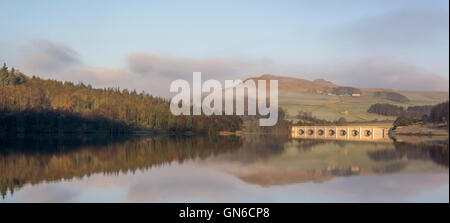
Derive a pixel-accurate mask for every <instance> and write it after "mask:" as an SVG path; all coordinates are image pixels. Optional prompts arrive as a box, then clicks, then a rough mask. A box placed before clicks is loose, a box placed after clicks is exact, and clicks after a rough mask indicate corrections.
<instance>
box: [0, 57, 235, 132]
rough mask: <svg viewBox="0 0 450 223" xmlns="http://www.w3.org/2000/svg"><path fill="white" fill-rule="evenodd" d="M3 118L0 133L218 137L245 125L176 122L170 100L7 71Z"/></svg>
mask: <svg viewBox="0 0 450 223" xmlns="http://www.w3.org/2000/svg"><path fill="white" fill-rule="evenodd" d="M0 117H1V118H0V120H1V121H2V123H1V125H0V133H2V132H3V133H4V132H27V131H31V132H34V131H35V130H36V131H38V132H39V131H43V132H66V131H75V132H83V131H87V132H96V131H100V130H101V131H103V132H104V131H106V132H110V133H121V132H122V133H123V132H127V131H129V130H130V129H144V130H163V131H174V132H185V131H193V132H199V133H215V132H217V131H234V130H237V129H240V128H241V125H242V120H241V118H240V117H238V116H205V115H200V116H174V115H172V114H171V112H170V107H169V101H168V100H166V99H163V98H159V97H154V96H152V95H149V94H147V93H144V92H141V93H137V92H136V91H135V90H132V91H130V90H127V89H123V90H121V89H120V88H105V89H96V88H93V87H92V86H91V85H85V84H83V83H78V84H74V83H73V82H69V81H65V82H62V81H56V80H43V79H41V78H39V77H34V76H33V77H31V78H30V77H27V76H25V75H24V74H22V73H20V72H19V71H17V70H15V69H8V67H6V65H3V67H2V68H1V72H0Z"/></svg>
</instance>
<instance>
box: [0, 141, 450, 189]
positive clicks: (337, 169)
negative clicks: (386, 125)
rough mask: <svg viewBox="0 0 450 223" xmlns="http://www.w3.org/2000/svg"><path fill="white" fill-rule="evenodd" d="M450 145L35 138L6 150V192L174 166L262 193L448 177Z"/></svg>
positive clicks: (1, 148)
mask: <svg viewBox="0 0 450 223" xmlns="http://www.w3.org/2000/svg"><path fill="white" fill-rule="evenodd" d="M448 158H449V154H448V141H446V142H437V143H419V144H411V143H404V142H402V143H399V142H395V143H394V142H393V143H373V142H343V141H320V140H291V139H289V138H287V137H279V136H278V137H276V136H269V135H262V136H261V135H260V136H245V137H235V136H217V137H214V138H211V137H209V138H207V137H168V136H157V137H137V136H136V137H114V138H111V137H108V136H98V135H96V136H86V135H85V136H74V135H72V136H64V137H50V136H48V137H43V136H34V137H28V138H22V139H20V140H17V139H14V140H10V141H5V142H3V143H2V144H0V192H1V194H2V196H3V197H4V196H5V195H6V194H7V193H8V191H9V192H10V193H11V194H13V193H14V191H17V190H18V189H20V188H21V187H23V186H24V185H25V184H32V185H34V184H40V183H44V182H58V181H61V180H71V179H79V178H82V177H85V176H88V177H89V176H90V175H92V174H97V173H100V174H104V175H118V174H119V173H126V174H133V173H134V172H135V171H136V170H149V169H151V168H156V167H160V168H164V166H165V165H167V164H170V163H172V162H177V163H180V164H182V163H183V162H185V161H188V160H189V161H193V162H195V163H196V164H198V165H200V166H202V167H207V168H210V167H211V168H214V169H218V170H220V171H222V172H225V173H228V174H231V175H233V176H236V177H238V178H239V179H241V180H242V181H244V182H246V183H250V184H258V185H261V186H266V187H267V186H272V185H285V184H295V183H305V182H316V183H321V182H326V181H329V180H331V179H334V178H336V177H345V176H357V175H358V176H369V175H385V174H392V173H446V172H447V173H448Z"/></svg>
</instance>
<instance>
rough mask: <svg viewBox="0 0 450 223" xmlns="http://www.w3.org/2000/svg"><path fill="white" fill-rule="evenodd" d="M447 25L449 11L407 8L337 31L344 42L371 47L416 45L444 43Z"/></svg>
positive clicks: (352, 24) (364, 20)
mask: <svg viewBox="0 0 450 223" xmlns="http://www.w3.org/2000/svg"><path fill="white" fill-rule="evenodd" d="M448 26H449V22H448V12H445V11H444V10H442V11H438V10H425V9H424V10H415V11H414V10H404V11H394V12H389V13H385V14H382V15H377V16H372V17H368V18H363V19H361V20H357V21H356V22H353V23H351V24H348V25H347V26H344V27H341V28H340V29H339V30H338V31H337V34H338V36H341V37H342V38H343V41H348V42H352V43H357V44H361V45H366V46H370V47H374V46H378V45H386V46H394V47H396V46H407V47H411V46H416V47H417V46H418V45H430V44H436V43H440V42H443V43H445V41H447V39H448V37H447V38H445V39H444V38H441V37H442V36H443V35H447V36H448ZM332 36H333V35H332ZM437 41H439V42H437ZM447 43H448V42H447Z"/></svg>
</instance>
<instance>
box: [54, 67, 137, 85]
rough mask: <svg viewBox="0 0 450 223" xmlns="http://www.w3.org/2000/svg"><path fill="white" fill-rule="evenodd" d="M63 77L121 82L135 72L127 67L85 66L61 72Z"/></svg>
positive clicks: (113, 82)
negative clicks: (131, 71)
mask: <svg viewBox="0 0 450 223" xmlns="http://www.w3.org/2000/svg"><path fill="white" fill-rule="evenodd" d="M61 76H63V77H71V78H72V79H78V81H82V82H89V83H93V84H100V85H103V84H120V83H121V82H123V81H126V80H127V79H129V78H133V74H132V73H130V72H129V71H127V70H126V69H115V68H105V67H92V66H85V67H79V68H75V69H71V70H68V71H66V72H64V73H61Z"/></svg>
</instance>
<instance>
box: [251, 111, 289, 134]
mask: <svg viewBox="0 0 450 223" xmlns="http://www.w3.org/2000/svg"><path fill="white" fill-rule="evenodd" d="M261 118H267V117H265V116H261V115H254V116H249V115H246V116H243V120H244V124H243V130H244V131H245V132H251V133H258V134H265V133H270V134H276V135H278V134H280V135H288V134H289V133H290V131H291V130H290V127H291V125H292V122H291V121H288V120H286V111H285V110H284V109H283V108H281V107H280V108H278V121H277V124H275V125H274V126H260V125H259V120H260V119H261Z"/></svg>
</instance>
